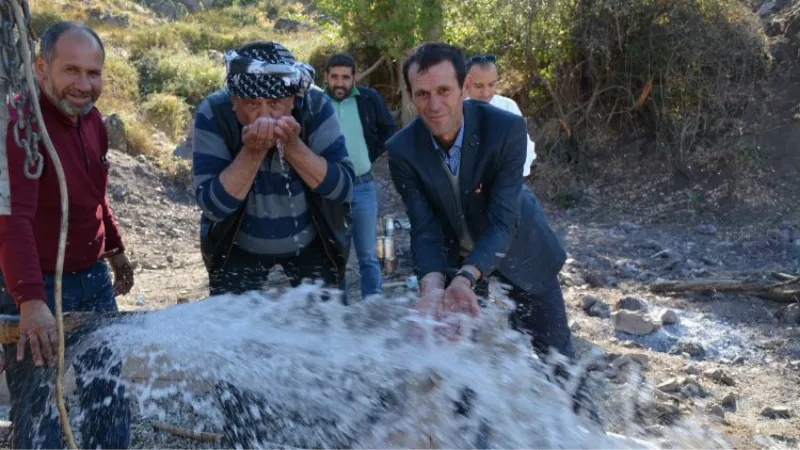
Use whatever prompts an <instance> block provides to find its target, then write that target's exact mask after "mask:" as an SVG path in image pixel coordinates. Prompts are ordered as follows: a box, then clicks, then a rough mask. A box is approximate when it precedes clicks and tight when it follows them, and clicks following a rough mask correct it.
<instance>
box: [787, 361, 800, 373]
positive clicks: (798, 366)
mask: <svg viewBox="0 0 800 450" xmlns="http://www.w3.org/2000/svg"><path fill="white" fill-rule="evenodd" d="M789 368H790V369H794V370H800V359H798V360H795V361H789Z"/></svg>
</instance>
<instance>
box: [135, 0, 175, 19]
mask: <svg viewBox="0 0 800 450" xmlns="http://www.w3.org/2000/svg"><path fill="white" fill-rule="evenodd" d="M142 3H144V5H145V6H147V7H148V8H150V9H151V10H152V11H153V12H154V13H156V14H157V15H159V16H161V17H164V18H166V19H171V20H175V19H177V18H178V17H180V16H181V12H183V11H184V8H185V6H183V5H181V4H177V5H176V4H174V3H173V2H171V1H169V0H142Z"/></svg>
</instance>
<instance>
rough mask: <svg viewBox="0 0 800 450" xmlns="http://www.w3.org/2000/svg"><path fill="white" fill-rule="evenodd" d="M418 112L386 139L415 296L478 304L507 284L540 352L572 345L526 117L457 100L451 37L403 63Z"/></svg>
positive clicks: (459, 91)
mask: <svg viewBox="0 0 800 450" xmlns="http://www.w3.org/2000/svg"><path fill="white" fill-rule="evenodd" d="M403 77H404V79H405V83H406V88H407V89H408V92H409V94H410V96H411V98H412V101H413V103H414V106H415V107H416V110H417V113H418V117H417V118H416V119H414V120H413V121H412V122H411V123H409V124H408V125H407V126H406V127H405V128H403V129H402V130H401V131H400V132H398V133H397V134H395V135H394V136H393V137H392V138H391V139H390V140H389V141H388V142H387V148H388V152H389V167H390V170H391V174H392V179H393V181H394V185H395V188H396V189H397V191H398V192H399V193H400V195H401V196H402V198H403V201H404V202H405V205H406V209H407V212H408V217H409V219H410V221H411V251H412V253H413V259H414V266H415V271H416V273H417V276H418V277H419V279H420V289H421V295H422V300H421V303H424V304H429V305H432V306H433V307H434V308H435V310H437V311H440V312H441V311H445V312H454V311H458V312H469V313H472V314H477V313H478V302H477V296H476V294H475V291H474V289H475V288H476V287H478V286H485V284H486V283H484V280H486V279H487V278H488V277H489V276H490V275H495V276H497V277H498V278H499V280H500V281H501V282H503V283H506V284H509V285H511V286H512V288H511V290H510V292H509V298H511V299H512V300H514V301H515V302H516V309H515V310H514V311H513V312H512V314H511V317H510V321H511V325H512V326H513V327H514V328H515V329H517V330H519V331H521V332H525V333H529V334H530V335H531V337H532V342H533V347H534V349H535V350H536V351H537V353H538V354H539V355H540V356H546V355H547V353H548V352H549V350H550V349H555V350H557V351H558V352H560V353H561V354H563V355H565V356H567V357H570V358H572V357H573V356H574V350H573V346H572V337H571V333H570V330H569V326H568V325H567V314H566V309H565V307H564V299H563V297H562V294H561V287H560V285H559V281H558V277H557V274H558V272H559V271H560V270H561V267H562V265H563V264H564V261H565V259H566V253H565V251H564V248H563V247H562V245H561V243H560V242H559V240H558V238H557V237H556V236H555V234H554V233H553V231H552V230H551V229H550V226H549V225H548V223H547V219H546V218H545V216H544V213H543V212H542V209H541V207H540V205H539V203H538V201H537V200H536V197H535V196H534V195H533V192H532V191H531V190H530V189H529V188H528V187H527V186H525V185H524V184H523V178H522V171H520V167H522V165H523V164H524V162H525V156H526V146H527V130H526V127H525V120H524V119H523V118H522V117H520V116H517V115H514V114H511V113H509V112H506V111H503V110H501V109H499V108H495V107H494V106H491V105H489V104H486V103H481V102H473V101H470V100H466V101H465V100H463V86H464V78H465V77H466V67H465V62H464V59H463V56H462V54H461V52H460V51H459V50H458V49H457V48H455V47H453V46H450V45H446V44H441V43H428V44H423V45H421V46H420V47H418V48H417V49H416V50H415V51H414V52H413V54H412V55H411V56H409V57H408V59H407V60H406V61H405V63H404V65H403Z"/></svg>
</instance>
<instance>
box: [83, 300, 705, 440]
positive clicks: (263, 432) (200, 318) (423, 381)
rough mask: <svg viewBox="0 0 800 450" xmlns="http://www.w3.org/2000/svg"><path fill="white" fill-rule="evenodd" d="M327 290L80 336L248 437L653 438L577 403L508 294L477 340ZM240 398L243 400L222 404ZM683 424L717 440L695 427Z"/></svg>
mask: <svg viewBox="0 0 800 450" xmlns="http://www.w3.org/2000/svg"><path fill="white" fill-rule="evenodd" d="M335 294H336V293H333V295H335ZM331 295H332V293H331V292H330V291H326V290H324V289H322V288H321V287H319V286H314V285H302V286H300V287H298V288H296V289H289V290H286V291H285V292H284V293H283V294H282V295H278V293H277V291H273V292H272V293H264V292H262V293H251V294H247V295H242V296H229V295H226V296H219V297H212V298H209V299H207V300H204V301H199V302H195V303H190V304H183V305H178V306H174V307H171V308H168V309H165V310H162V311H157V312H149V313H146V314H140V315H134V316H130V317H125V318H122V319H120V320H118V321H116V322H115V323H113V324H111V325H109V326H106V327H103V328H100V329H98V330H96V331H95V332H93V333H92V334H91V335H90V336H89V337H88V339H86V340H84V342H89V343H97V342H103V343H104V344H105V345H106V346H107V347H108V348H109V349H111V350H112V351H113V352H114V354H115V355H116V358H118V359H119V360H120V361H122V360H128V364H129V370H128V372H130V371H131V367H133V366H134V365H135V366H138V367H136V368H135V370H133V371H135V372H136V373H137V374H138V376H139V378H140V379H139V380H138V382H136V383H128V390H129V392H130V393H131V394H132V395H133V396H134V397H135V400H136V402H137V404H138V406H139V408H140V410H141V413H142V415H143V416H145V417H158V418H159V419H160V420H165V419H166V420H169V417H168V416H166V410H165V409H164V408H163V401H164V399H166V398H169V399H170V400H171V401H172V400H174V399H178V400H180V401H182V402H185V403H186V404H189V405H191V407H192V408H193V410H194V414H195V415H196V417H197V420H198V423H199V425H198V427H197V428H198V431H199V430H200V429H202V430H206V431H208V430H211V431H218V430H220V429H222V428H224V427H225V426H226V425H225V424H227V426H228V427H229V431H230V427H231V422H232V419H235V420H233V422H236V424H237V426H238V427H239V428H237V429H235V430H233V431H235V432H236V434H237V436H239V437H240V438H241V439H242V440H244V441H245V442H246V444H244V445H245V446H247V445H249V446H252V447H256V448H266V447H272V448H274V447H277V446H288V447H302V448H309V447H322V448H343V447H344V448H421V447H424V448H430V447H437V448H643V447H650V448H655V447H657V443H656V442H644V441H633V440H628V439H623V438H622V437H620V436H615V435H610V434H608V435H607V434H605V433H604V432H603V431H602V430H600V429H599V428H598V427H596V426H594V425H592V424H591V423H590V422H588V421H587V420H585V419H583V418H581V417H578V416H576V415H575V414H574V413H573V412H572V397H571V395H570V394H569V393H568V392H565V390H564V389H562V388H561V387H559V386H557V385H556V384H554V383H551V382H550V381H548V379H547V377H546V376H545V374H546V373H548V372H549V371H550V368H548V367H546V366H544V365H543V364H541V363H539V362H538V360H536V359H535V358H532V357H531V353H530V346H529V344H528V343H527V342H526V338H525V337H523V336H522V335H521V334H520V333H518V332H515V331H513V330H511V329H509V327H508V325H507V311H506V310H504V309H503V307H502V305H495V304H492V303H490V304H489V305H488V306H487V307H486V308H485V309H484V310H483V312H482V316H481V317H480V319H479V320H478V321H477V323H476V324H475V330H476V332H475V338H474V339H473V340H469V339H465V340H461V341H459V342H456V343H448V344H443V345H438V344H434V343H433V342H432V341H431V340H430V339H428V340H424V341H420V340H415V339H409V337H408V326H409V323H410V320H409V319H410V318H411V317H413V315H412V314H409V306H410V303H409V299H407V298H392V299H389V298H380V299H378V298H376V299H373V300H369V301H365V302H362V303H359V304H356V305H352V306H343V305H341V304H339V302H338V301H337V300H336V299H335V298H334V299H332V300H329V301H322V299H323V298H324V297H326V296H327V297H330V296H331ZM423 326H424V327H425V329H426V331H427V333H428V334H430V332H431V324H429V323H426V322H423ZM81 347H85V345H80V346H78V348H77V349H76V351H81V350H82V348H81ZM131 361H137V362H136V364H133V363H132V362H131ZM94 375H95V376H100V375H99V374H94ZM165 378H172V379H173V380H177V381H170V382H166V383H165V382H163V381H159V380H163V379H165ZM215 390H216V393H214V391H215ZM209 391H211V393H209ZM567 391H568V389H567ZM243 397H244V398H246V399H247V401H245V402H244V403H241V404H239V405H234V406H235V407H238V408H239V410H237V411H235V412H233V413H232V412H231V411H233V409H231V408H228V409H227V410H225V412H223V411H222V410H221V409H220V404H221V403H226V402H229V401H232V400H236V399H241V398H243ZM466 397H469V398H466ZM159 405H162V406H159ZM229 406H230V405H229ZM165 416H166V417H165ZM242 424H247V425H246V426H243V425H242ZM676 436H679V437H680V439H683V441H682V443H683V444H684V445H688V446H690V447H696V446H698V445H701V446H703V447H705V448H710V447H719V446H720V445H719V442H717V441H713V442H712V441H709V440H708V438H707V437H706V436H705V435H704V434H701V433H700V432H699V431H692V432H688V431H686V430H681V432H680V433H677V434H676ZM234 444H235V442H234ZM678 445H679V446H681V445H680V443H679V444H678Z"/></svg>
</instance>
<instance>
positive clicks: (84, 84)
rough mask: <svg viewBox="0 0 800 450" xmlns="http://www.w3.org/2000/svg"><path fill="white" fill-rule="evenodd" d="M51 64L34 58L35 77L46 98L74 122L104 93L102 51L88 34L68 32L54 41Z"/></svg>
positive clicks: (76, 31) (39, 58)
mask: <svg viewBox="0 0 800 450" xmlns="http://www.w3.org/2000/svg"><path fill="white" fill-rule="evenodd" d="M54 50H55V51H54V52H53V55H52V60H51V61H46V60H45V59H44V58H43V57H41V56H40V57H38V58H37V59H36V76H37V78H38V79H39V85H40V86H41V88H42V91H43V92H44V94H45V95H46V96H47V98H48V99H49V100H50V101H51V102H52V103H53V104H54V105H56V107H57V108H58V109H59V110H60V111H61V112H62V113H64V114H65V115H67V116H69V117H71V118H73V119H75V120H77V118H78V117H80V116H82V115H84V114H86V113H88V112H89V111H91V109H92V107H93V106H94V104H95V102H97V99H98V98H99V97H100V94H101V93H102V92H103V59H104V58H103V50H102V48H101V47H100V44H99V43H98V42H97V41H96V40H95V39H94V38H93V37H92V36H90V35H88V34H86V32H84V31H80V30H70V31H67V32H65V33H64V34H62V35H61V36H60V37H59V38H58V41H56V45H55V49H54Z"/></svg>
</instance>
